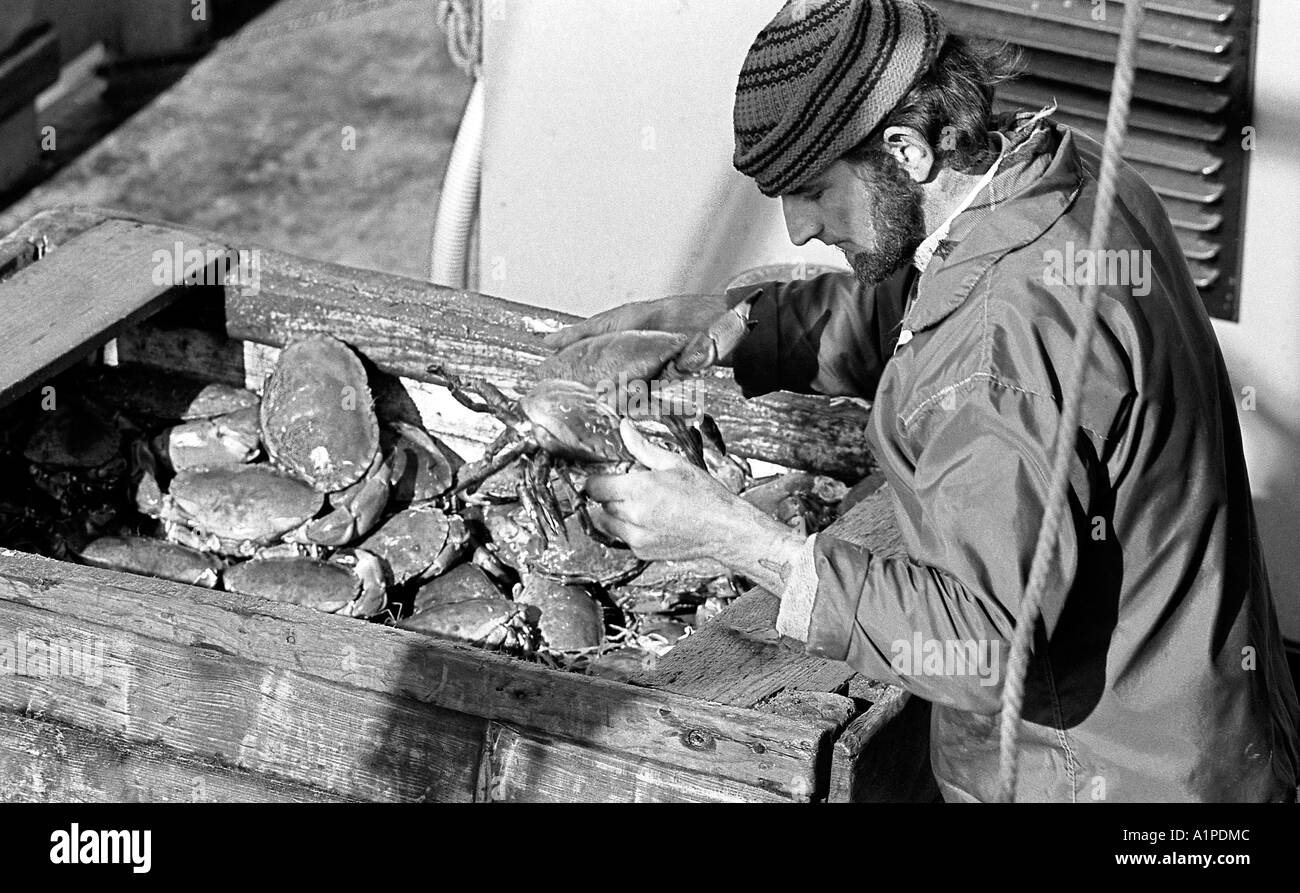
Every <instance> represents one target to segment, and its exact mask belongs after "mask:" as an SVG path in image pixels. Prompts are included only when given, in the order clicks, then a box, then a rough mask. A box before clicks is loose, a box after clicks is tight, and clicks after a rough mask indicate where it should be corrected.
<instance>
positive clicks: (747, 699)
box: [633, 486, 904, 707]
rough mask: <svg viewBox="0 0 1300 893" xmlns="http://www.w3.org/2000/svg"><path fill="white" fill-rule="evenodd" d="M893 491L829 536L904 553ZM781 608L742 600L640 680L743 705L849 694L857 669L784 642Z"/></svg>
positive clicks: (873, 499) (756, 594)
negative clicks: (794, 695) (797, 692)
mask: <svg viewBox="0 0 1300 893" xmlns="http://www.w3.org/2000/svg"><path fill="white" fill-rule="evenodd" d="M891 494H892V491H891V490H890V489H889V488H888V486H885V487H882V488H881V489H880V490H878V491H876V492H875V493H873V494H872V495H871V496H868V497H867V498H866V499H864V500H862V501H861V502H859V503H858V504H857V505H855V506H853V507H852V508H851V509H850V510H849V511H848V512H847V513H846V514H845V515H844V517H842V518H840V519H839V520H837V521H836V522H835V523H834V524H832V525H831V526H830V527H829V528H828V530H827V532H828V533H832V534H834V535H836V536H839V537H841V538H843V539H846V540H849V541H851V542H860V543H862V544H864V545H866V546H868V547H869V548H871V549H872V550H873V551H874V552H875V553H876V554H877V555H880V556H882V557H891V556H894V555H901V554H904V551H903V546H902V541H901V540H900V539H899V535H898V527H897V524H896V522H895V521H894V510H893V505H892V496H891ZM780 606H781V603H780V600H779V599H777V598H776V596H774V595H771V594H769V593H767V592H764V591H762V590H759V589H755V590H753V591H751V592H749V593H747V594H745V595H743V596H741V597H740V598H738V599H736V601H735V602H733V603H732V604H731V605H729V606H728V607H727V608H726V609H725V610H724V611H723V612H722V613H721V614H719V615H718V616H717V617H715V618H713V620H712V622H710V623H708V624H706V625H705V626H703V627H702V628H701V629H700V630H698V631H697V632H696V633H695V634H694V635H691V636H688V637H687V638H686V639H684V640H682V641H681V642H680V643H679V644H678V645H677V647H675V648H674V649H673V650H672V651H670V652H668V654H666V655H664V656H663V657H661V658H660V659H659V661H658V663H657V664H656V666H655V669H654V670H652V671H651V672H649V673H643V674H641V675H639V676H637V677H635V678H634V679H633V682H634V683H637V684H642V685H647V686H650V687H652V688H657V689H662V690H664V691H672V692H676V693H677V694H681V695H687V696H689V697H694V698H703V699H705V700H710V701H717V702H719V703H723V704H736V705H738V706H744V707H750V706H753V705H755V704H757V703H759V702H760V701H763V700H764V699H766V698H770V697H772V696H773V695H774V694H776V693H777V692H779V691H782V690H783V689H803V690H811V691H826V692H842V691H843V690H844V689H845V687H846V686H847V685H848V682H849V680H850V678H852V677H853V676H854V672H853V670H851V669H849V667H848V665H846V664H843V663H840V662H839V661H827V660H822V659H821V658H816V657H810V656H808V655H807V654H805V653H804V650H803V643H801V642H796V641H794V640H784V641H783V640H782V639H781V637H780V636H779V635H778V634H777V632H776V616H777V612H778V611H779V610H780Z"/></svg>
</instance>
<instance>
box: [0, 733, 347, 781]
mask: <svg viewBox="0 0 1300 893" xmlns="http://www.w3.org/2000/svg"><path fill="white" fill-rule="evenodd" d="M341 799H342V798H340V797H338V796H336V795H332V794H330V793H328V792H326V791H322V790H319V789H317V788H313V787H309V786H306V785H299V784H291V783H288V782H284V781H281V780H280V779H277V778H274V777H272V776H268V775H265V774H261V773H257V772H249V771H247V770H241V769H233V768H230V767H227V766H221V765H218V764H216V763H211V762H204V761H202V760H198V759H194V758H191V757H187V756H183V755H180V754H178V753H177V751H175V750H174V749H173V748H170V747H166V746H163V745H159V744H141V743H138V742H130V741H127V740H125V739H115V738H111V737H106V736H103V735H97V734H94V733H91V732H87V731H85V730H83V729H78V728H76V727H74V726H66V725H61V724H58V723H52V722H48V721H42V720H38V719H32V718H31V717H27V716H21V715H18V714H13V713H5V712H0V802H28V803H102V802H112V803H151V802H169V803H260V802H265V803H323V802H339V801H341Z"/></svg>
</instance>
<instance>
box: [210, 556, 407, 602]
mask: <svg viewBox="0 0 1300 893" xmlns="http://www.w3.org/2000/svg"><path fill="white" fill-rule="evenodd" d="M352 557H353V558H354V559H355V558H357V557H358V556H356V555H353V556H352ZM372 557H373V556H372ZM375 573H378V564H377V562H375V563H373V564H370V563H368V562H367V561H366V560H365V559H361V560H359V561H356V562H355V563H353V564H351V565H349V564H348V563H346V562H344V561H339V560H335V559H331V560H329V561H321V560H320V559H316V558H306V557H291V558H255V559H253V560H252V561H245V562H242V563H240V564H236V565H233V566H231V567H229V568H227V569H226V572H225V574H224V575H223V583H224V584H225V587H226V589H227V590H229V591H231V592H238V593H242V594H243V595H255V596H261V597H263V598H269V599H274V600H275V601H278V602H285V603H287V604H293V605H305V606H306V607H309V608H314V609H316V610H317V611H323V612H324V613H326V614H344V615H347V616H352V617H369V616H372V615H373V614H377V613H379V611H381V610H382V609H383V607H384V602H383V597H382V594H383V582H382V579H377V578H375V577H374V576H373V575H374V574H375ZM376 591H378V592H379V597H378V598H376V595H375V593H376Z"/></svg>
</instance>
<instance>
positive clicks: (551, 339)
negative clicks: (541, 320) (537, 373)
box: [542, 322, 596, 350]
mask: <svg viewBox="0 0 1300 893" xmlns="http://www.w3.org/2000/svg"><path fill="white" fill-rule="evenodd" d="M594 334H596V333H594V332H591V331H588V330H587V324H586V323H581V322H579V323H574V324H573V325H571V326H565V327H564V328H562V329H560V330H559V331H558V332H552V333H551V334H549V335H547V336H546V337H544V338H543V339H542V344H543V345H545V346H546V347H549V348H550V349H551V350H564V348H566V347H568V346H569V345H571V344H577V343H578V342H579V341H581V340H583V339H584V338H590V337H591V336H592V335H594Z"/></svg>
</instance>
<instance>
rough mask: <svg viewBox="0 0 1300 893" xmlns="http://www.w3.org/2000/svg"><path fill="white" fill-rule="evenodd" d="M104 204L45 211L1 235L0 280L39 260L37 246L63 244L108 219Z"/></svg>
mask: <svg viewBox="0 0 1300 893" xmlns="http://www.w3.org/2000/svg"><path fill="white" fill-rule="evenodd" d="M108 215H109V212H108V211H105V210H104V209H103V208H93V207H90V206H87V205H76V206H64V207H60V208H51V209H49V210H47V211H42V212H40V213H39V214H36V215H35V216H33V217H32V218H31V219H30V220H27V221H25V222H24V223H23V224H22V225H21V226H19V227H18V228H17V229H15V230H14V231H13V232H11V233H7V234H5V235H4V236H3V237H0V280H4V279H5V278H6V277H9V276H12V275H13V274H14V273H16V272H18V271H19V270H21V269H22V268H23V267H26V266H28V265H29V264H33V263H35V262H36V257H37V253H38V252H37V246H38V245H39V244H40V243H41V242H42V241H44V243H45V244H47V245H50V246H58V245H62V244H64V243H65V242H67V241H69V240H71V239H72V238H74V237H76V236H77V235H79V234H81V233H83V232H85V231H86V230H88V229H90V228H91V227H92V226H97V225H99V224H100V223H103V222H104V221H105V220H106V219H108Z"/></svg>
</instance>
